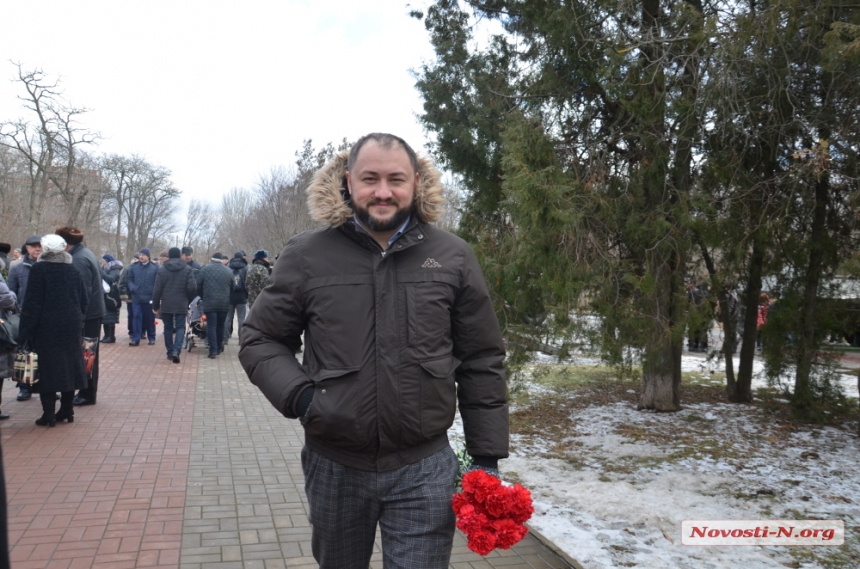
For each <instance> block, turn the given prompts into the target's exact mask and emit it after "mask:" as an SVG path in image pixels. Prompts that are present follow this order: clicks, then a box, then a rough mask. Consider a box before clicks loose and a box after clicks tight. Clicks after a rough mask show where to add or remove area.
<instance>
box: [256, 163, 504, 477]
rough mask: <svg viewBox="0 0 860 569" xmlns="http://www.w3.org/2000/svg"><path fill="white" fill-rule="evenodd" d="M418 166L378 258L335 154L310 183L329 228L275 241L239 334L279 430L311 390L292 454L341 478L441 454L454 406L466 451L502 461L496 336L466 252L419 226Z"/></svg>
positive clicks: (428, 215)
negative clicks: (341, 472)
mask: <svg viewBox="0 0 860 569" xmlns="http://www.w3.org/2000/svg"><path fill="white" fill-rule="evenodd" d="M421 164H422V168H421V183H420V184H419V187H418V189H417V190H416V195H415V208H416V209H415V215H414V216H413V218H412V221H411V222H410V224H409V225H408V227H407V228H406V230H405V232H404V233H403V235H402V236H401V237H400V238H399V239H398V240H397V241H395V242H394V244H393V245H392V246H391V248H390V249H389V250H388V251H386V252H385V253H383V251H382V249H380V247H379V245H378V244H377V243H376V242H375V241H374V240H373V239H372V238H371V236H370V235H368V234H367V233H366V232H365V231H364V230H363V229H361V228H360V227H359V226H357V225H356V224H355V223H354V222H353V217H352V210H351V208H350V207H349V206H348V205H347V204H346V203H345V202H344V200H343V198H342V194H341V190H342V188H343V186H342V182H343V175H344V172H345V170H346V154H342V155H339V156H338V157H336V158H335V160H334V161H333V162H332V163H331V164H329V165H328V166H327V167H326V168H324V169H323V170H321V171H320V172H318V173H317V175H316V177H315V178H314V181H313V183H312V184H311V187H310V188H309V189H308V196H309V204H310V206H311V213H312V215H313V216H314V218H315V219H316V220H317V221H325V222H328V223H329V224H330V227H328V228H326V229H321V230H316V231H310V232H306V233H303V234H300V235H297V236H295V237H293V238H292V239H291V240H290V241H289V242H288V243H287V246H286V248H284V250H283V251H282V252H281V254H280V256H279V258H278V263H277V264H276V265H275V268H274V271H273V272H272V279H271V284H270V285H269V286H268V287H266V288H265V289H264V290H263V291H262V292H261V293H260V295H259V296H258V297H257V299H256V301H255V302H254V307H253V309H251V311H250V312H249V314H248V317H247V319H246V320H245V323H244V326H243V328H242V337H241V350H240V352H239V360H240V361H241V363H242V366H243V367H244V368H245V371H246V373H247V374H248V377H249V378H250V380H251V382H252V383H254V384H255V385H256V386H257V387H259V388H260V390H261V391H262V392H263V394H264V395H265V396H266V398H267V399H269V401H270V402H271V403H272V405H274V406H275V408H277V409H278V410H279V411H280V412H281V413H283V414H284V415H285V416H286V417H290V418H295V417H297V416H298V414H299V409H300V407H297V403H299V401H300V400H301V401H305V400H306V397H305V396H304V395H305V391H306V390H312V391H310V392H309V393H312V394H313V399H312V401H311V404H310V407H308V408H307V416H306V417H303V418H302V424H303V425H304V428H305V444H306V445H307V446H308V448H310V449H313V450H314V451H316V452H318V453H320V454H322V455H324V456H326V457H328V458H329V459H331V460H334V461H336V462H338V463H340V464H343V465H346V466H349V467H352V468H358V469H362V470H374V471H386V470H393V469H396V468H400V467H402V466H404V465H408V464H411V463H414V462H417V461H418V460H421V459H422V458H425V457H427V456H429V455H431V454H433V453H435V452H437V451H439V450H440V449H442V448H444V447H445V446H446V445H448V438H447V430H448V428H449V427H450V426H451V424H452V423H453V421H454V413H455V409H456V406H457V401H458V399H459V408H460V413H461V415H462V417H463V425H464V430H465V435H466V446H467V450H468V452H469V453H470V454H471V455H472V456H479V457H495V458H503V457H506V456H507V455H508V405H507V395H506V384H505V373H504V368H503V365H502V362H503V360H504V357H505V349H504V344H503V342H502V337H501V332H500V330H499V324H498V321H497V319H496V315H495V312H494V311H493V306H492V302H491V300H490V295H489V292H488V290H487V286H486V284H485V282H484V278H483V275H482V274H481V270H480V267H479V266H478V262H477V260H476V259H475V256H474V254H473V253H472V250H471V249H470V248H469V246H468V245H467V244H466V243H465V242H464V241H463V240H462V239H460V238H458V237H455V236H454V235H452V234H450V233H448V232H445V231H442V230H440V229H437V228H435V227H433V226H432V225H429V223H428V222H429V221H433V220H435V219H438V216H439V215H440V214H441V211H440V208H439V206H440V205H441V200H442V197H441V194H442V187H441V184H440V183H439V173H438V171H436V169H435V168H433V167H432V165H430V164H429V161H427V160H426V159H422V161H421ZM302 334H304V341H305V346H304V359H303V361H302V365H299V362H298V361H297V360H296V358H295V354H296V352H297V350H299V348H300V347H301V343H302V342H301V336H302Z"/></svg>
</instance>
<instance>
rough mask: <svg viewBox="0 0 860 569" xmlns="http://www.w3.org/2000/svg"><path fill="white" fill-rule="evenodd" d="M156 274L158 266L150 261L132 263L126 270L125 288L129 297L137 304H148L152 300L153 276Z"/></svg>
mask: <svg viewBox="0 0 860 569" xmlns="http://www.w3.org/2000/svg"><path fill="white" fill-rule="evenodd" d="M156 274H158V265H156V264H155V263H153V262H152V261H150V262H149V263H146V264H145V265H144V264H143V263H134V264H133V265H132V266H130V267H129V268H128V273H126V277H125V286H126V288H128V292H129V297H130V298H131V300H132V301H134V302H137V303H139V304H148V303H149V301H150V300H152V290H153V288H155V275H156Z"/></svg>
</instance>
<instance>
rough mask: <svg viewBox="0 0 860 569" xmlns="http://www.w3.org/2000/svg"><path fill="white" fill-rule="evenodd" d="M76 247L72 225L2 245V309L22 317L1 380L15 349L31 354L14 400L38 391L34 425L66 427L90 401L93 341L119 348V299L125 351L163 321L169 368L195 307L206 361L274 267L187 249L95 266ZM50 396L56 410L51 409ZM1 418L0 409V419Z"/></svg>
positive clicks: (3, 357)
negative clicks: (203, 257) (32, 369)
mask: <svg viewBox="0 0 860 569" xmlns="http://www.w3.org/2000/svg"><path fill="white" fill-rule="evenodd" d="M83 241H84V235H83V233H82V232H81V231H80V230H79V229H77V228H75V227H60V228H58V229H57V230H56V231H55V232H54V233H52V234H50V235H31V236H30V237H28V238H27V240H26V241H25V242H24V244H23V246H22V247H21V248H20V249H14V250H13V249H12V247H11V245H10V244H8V243H0V311H2V312H3V313H7V314H8V313H18V314H19V315H20V326H19V333H18V346H17V347H7V348H6V349H4V350H2V351H0V381H2V380H4V379H6V378H12V377H13V369H14V359H15V353H16V352H17V351H19V350H26V351H32V352H35V353H36V354H37V355H38V361H39V371H40V379H39V381H38V383H35V384H33V385H30V384H26V383H18V384H17V387H18V395H17V399H18V401H27V400H29V399H31V398H32V395H33V392H38V394H39V399H40V400H41V402H42V409H43V414H42V416H41V417H40V418H39V419H38V420H37V421H36V424H37V425H43V426H50V427H53V426H55V425H56V423H57V422H63V421H68V422H70V423H71V422H73V421H74V407H75V406H81V405H95V404H96V402H97V399H98V380H99V365H98V362H99V345H100V344H113V343H116V341H117V336H116V327H117V325H118V324H119V323H120V320H121V319H120V314H121V312H122V305H123V303H125V305H126V315H127V324H128V336H129V342H128V345H129V347H138V346H140V344H141V341H142V340H146V341H147V345H149V346H152V345H155V343H156V321H157V320H160V321H161V323H162V331H163V332H162V336H163V340H164V346H165V350H166V354H167V359H168V360H171V361H172V362H173V363H176V364H178V363H180V362H181V360H180V355H181V352H182V348H183V346H184V345H185V335H186V328H187V318H188V314H189V309H190V306H191V305H192V304H194V303H197V304H199V306H200V308H201V311H202V314H203V315H204V316H203V318H202V320H203V321H205V322H206V325H205V331H206V343H207V345H208V348H209V350H208V351H209V353H208V357H209V358H216V357H218V354H220V353H222V352H223V351H224V345H225V344H227V342H228V341H229V339H230V337H231V336H232V334H233V320H234V317H235V318H236V320H237V326H236V335H237V336H238V334H239V333H240V332H241V329H242V325H243V324H244V321H245V317H246V315H247V313H248V308H249V307H250V306H251V305H252V304H253V303H254V300H255V299H256V298H257V296H258V295H259V293H260V291H261V290H262V289H263V288H264V287H265V286H266V285H267V284H268V280H269V275H270V274H271V270H272V264H271V263H270V261H269V253H268V252H267V251H265V250H263V249H261V250H259V251H257V252H256V253H254V255H253V258H252V259H251V261H250V263H249V261H248V259H247V256H246V254H245V252H244V251H238V252H236V253H235V254H234V255H233V257H232V258H227V257H226V256H225V255H223V254H221V253H215V254H213V255H212V257H211V259H210V261H209V263H207V264H206V265H205V266H201V265H200V264H199V263H198V262H197V261H196V260H195V259H194V250H193V248H191V247H188V246H186V247H182V248H181V249H180V248H178V247H172V248H170V249H166V250H164V251H161V252H160V253H159V254H158V258H157V259H158V260H157V261H156V260H155V259H154V258H153V256H152V252H151V251H150V249H148V248H146V247H144V248H142V249H141V250H140V251H138V252H137V253H135V254H134V258H133V259H132V261H131V262H130V263H128V264H124V263H123V262H122V261H121V260H119V259H117V258H116V257H114V255H112V254H111V253H106V254H104V255H102V257H101V260H99V259H98V257H97V256H96V255H95V253H93V252H92V251H91V250H90V249H88V248H87V247H86V246H85V245H84V243H83ZM102 331H103V336H102V337H101V338H99V336H100V335H101V334H102ZM85 350H89V352H88V353H89V356H90V357H89V360H90V361H89V362H86V361H85V355H84V354H85ZM76 392H77V393H76ZM57 394H59V400H60V409H59V411H56V412H55V410H54V409H55V406H56V405H55V402H56V400H57V398H58V395H57ZM0 405H2V398H0ZM8 418H9V415H8V414H6V413H3V412H2V411H0V420H2V419H8Z"/></svg>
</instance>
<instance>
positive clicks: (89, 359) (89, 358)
mask: <svg viewBox="0 0 860 569" xmlns="http://www.w3.org/2000/svg"><path fill="white" fill-rule="evenodd" d="M98 343H99V339H98V338H87V337H84V340H83V348H84V366H85V367H86V370H87V380H91V379H92V375H93V365H94V364H95V363H96V345H97V344H98Z"/></svg>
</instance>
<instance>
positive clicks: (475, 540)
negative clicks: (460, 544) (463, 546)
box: [468, 530, 496, 555]
mask: <svg viewBox="0 0 860 569" xmlns="http://www.w3.org/2000/svg"><path fill="white" fill-rule="evenodd" d="M468 545H469V549H471V550H472V551H474V552H475V553H477V554H478V555H488V554H489V553H490V552H491V551H492V550H493V548H495V547H496V536H494V535H493V534H492V533H491V532H489V531H486V530H478V531H474V532H472V533H470V534H469V541H468Z"/></svg>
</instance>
